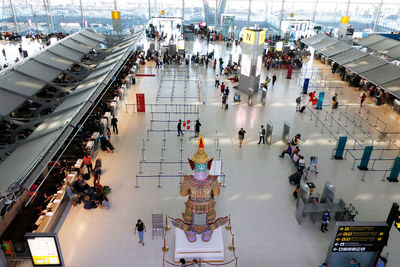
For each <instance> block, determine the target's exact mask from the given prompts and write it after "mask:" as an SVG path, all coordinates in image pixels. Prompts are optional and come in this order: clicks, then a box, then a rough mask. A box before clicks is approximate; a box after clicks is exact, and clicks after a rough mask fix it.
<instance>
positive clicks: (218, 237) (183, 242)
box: [175, 227, 224, 263]
mask: <svg viewBox="0 0 400 267" xmlns="http://www.w3.org/2000/svg"><path fill="white" fill-rule="evenodd" d="M181 258H184V259H185V260H186V262H188V261H190V262H191V261H192V259H195V258H196V259H199V258H201V259H202V260H206V261H208V262H212V263H223V262H224V241H223V238H222V230H221V227H219V228H217V229H216V230H215V231H214V232H213V234H212V236H211V239H210V241H208V242H203V240H201V235H197V239H196V241H195V242H189V241H188V240H187V238H186V235H185V233H184V232H183V231H182V230H181V229H179V228H176V231H175V263H179V260H180V259H181Z"/></svg>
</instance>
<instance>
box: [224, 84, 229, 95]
mask: <svg viewBox="0 0 400 267" xmlns="http://www.w3.org/2000/svg"><path fill="white" fill-rule="evenodd" d="M224 94H225V95H226V97H229V87H228V86H227V87H226V88H225V92H224Z"/></svg>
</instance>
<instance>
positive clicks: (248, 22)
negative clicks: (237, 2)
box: [247, 0, 251, 27]
mask: <svg viewBox="0 0 400 267" xmlns="http://www.w3.org/2000/svg"><path fill="white" fill-rule="evenodd" d="M250 14H251V0H249V10H248V12H247V27H249V26H250Z"/></svg>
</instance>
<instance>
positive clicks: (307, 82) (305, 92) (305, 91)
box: [303, 78, 310, 95]
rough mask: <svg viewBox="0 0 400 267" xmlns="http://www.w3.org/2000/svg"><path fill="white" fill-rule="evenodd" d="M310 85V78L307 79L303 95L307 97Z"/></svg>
mask: <svg viewBox="0 0 400 267" xmlns="http://www.w3.org/2000/svg"><path fill="white" fill-rule="evenodd" d="M309 83H310V78H305V79H304V84H303V94H305V95H306V94H307V91H308V84H309Z"/></svg>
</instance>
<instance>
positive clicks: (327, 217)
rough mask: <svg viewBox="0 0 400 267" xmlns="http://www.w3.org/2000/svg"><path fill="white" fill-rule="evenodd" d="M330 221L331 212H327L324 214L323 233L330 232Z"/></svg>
mask: <svg viewBox="0 0 400 267" xmlns="http://www.w3.org/2000/svg"><path fill="white" fill-rule="evenodd" d="M330 219H331V215H330V214H329V211H325V212H324V214H322V224H321V232H323V233H325V231H328V224H329V220H330Z"/></svg>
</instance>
